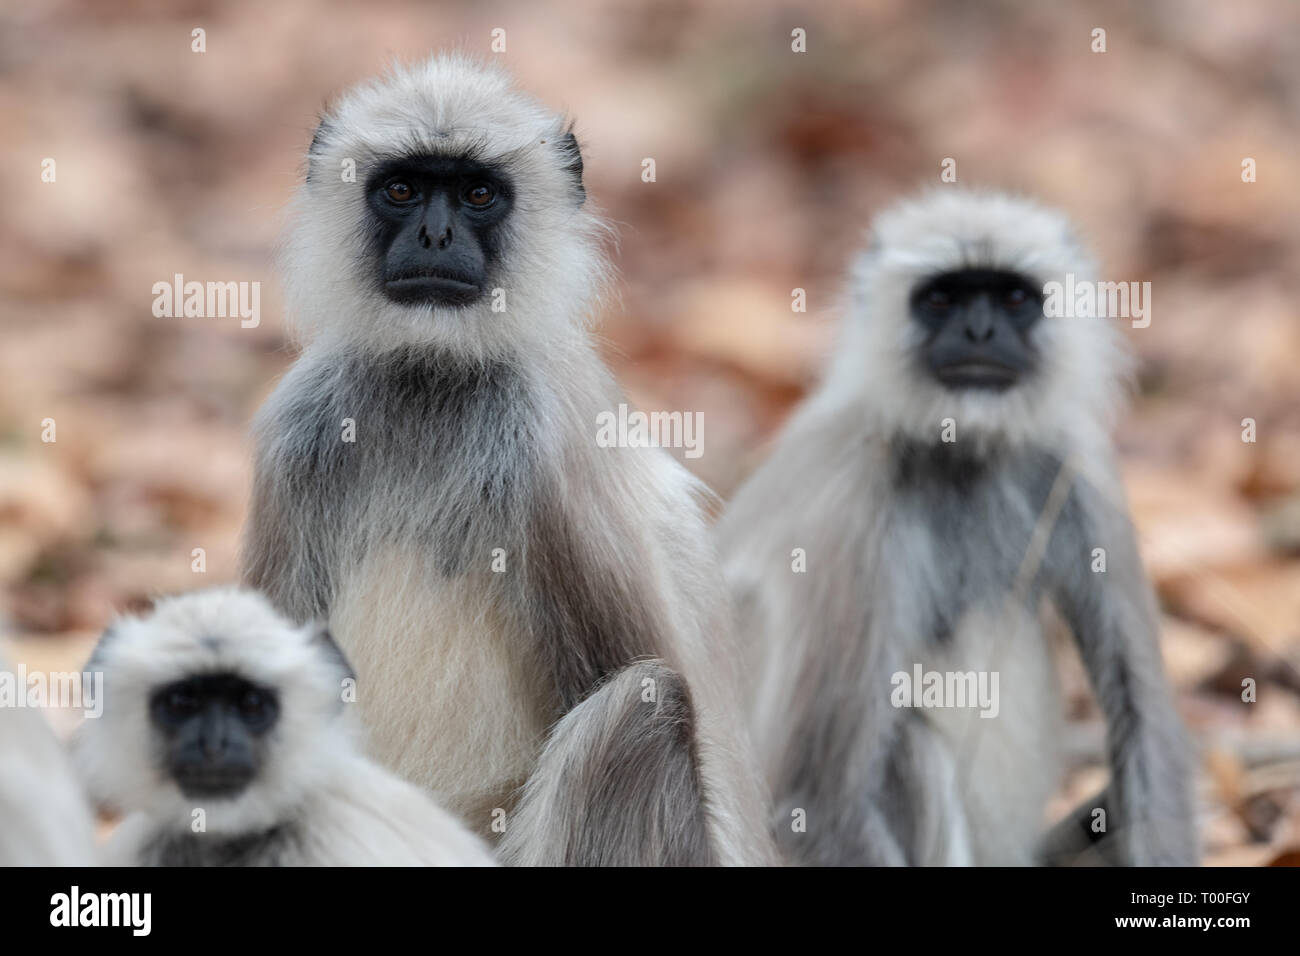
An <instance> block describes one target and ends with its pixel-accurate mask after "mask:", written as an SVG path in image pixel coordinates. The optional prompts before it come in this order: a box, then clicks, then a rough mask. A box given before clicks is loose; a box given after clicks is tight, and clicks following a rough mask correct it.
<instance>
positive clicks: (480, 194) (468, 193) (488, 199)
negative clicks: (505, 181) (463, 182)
mask: <svg viewBox="0 0 1300 956" xmlns="http://www.w3.org/2000/svg"><path fill="white" fill-rule="evenodd" d="M496 198H497V192H496V190H495V189H493V188H492V186H491V184H489V183H472V184H470V186H469V187H468V188H467V189H466V190H465V192H464V199H465V202H467V203H469V204H470V205H471V206H476V207H478V208H479V209H483V208H485V207H487V206H490V205H492V200H494V199H496Z"/></svg>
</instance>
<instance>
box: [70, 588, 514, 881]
mask: <svg viewBox="0 0 1300 956" xmlns="http://www.w3.org/2000/svg"><path fill="white" fill-rule="evenodd" d="M89 669H91V670H102V671H103V674H104V697H105V700H104V712H103V715H102V716H101V717H99V718H98V719H96V720H86V721H85V722H84V723H83V724H82V725H81V727H80V728H79V729H78V731H77V734H76V737H75V741H76V745H75V752H76V756H77V762H78V764H79V766H80V767H81V770H82V773H83V776H84V778H85V779H86V781H87V783H88V785H89V788H90V791H91V794H92V796H93V797H94V798H95V799H96V801H97V802H98V803H99V804H100V805H101V806H103V807H105V808H106V809H112V810H116V811H125V812H127V813H128V814H129V815H128V816H127V818H126V819H125V820H124V821H123V822H122V824H121V825H120V826H119V827H118V829H117V831H116V832H115V833H114V834H113V837H112V838H111V839H110V841H109V843H108V846H107V847H106V848H105V858H106V859H105V862H108V863H110V864H113V865H117V866H492V865H493V864H494V861H493V859H492V857H491V854H490V853H489V852H488V850H487V847H486V846H484V844H483V842H482V841H481V840H480V839H479V838H478V837H477V836H475V835H474V834H473V833H471V832H470V831H469V830H467V829H466V828H465V827H464V826H463V825H462V824H461V823H460V822H459V821H457V820H456V819H455V818H453V817H452V816H451V814H449V813H447V812H446V811H445V810H443V809H441V808H440V807H438V806H437V805H436V804H435V803H434V802H433V801H432V800H431V799H429V796H428V795H427V794H426V793H424V791H422V790H420V789H419V788H418V787H414V786H412V785H411V784H409V783H407V782H406V781H404V780H401V779H399V778H397V777H396V776H394V775H393V774H391V773H389V772H388V771H387V770H385V769H383V768H382V767H380V766H379V765H378V764H376V763H375V762H374V761H372V760H370V759H369V758H367V757H365V756H364V755H363V754H362V753H361V752H360V750H359V749H358V746H357V741H356V739H355V727H354V726H352V725H351V723H350V722H349V721H348V720H346V719H345V714H344V708H345V707H348V706H352V705H351V704H347V703H345V699H344V689H345V686H346V685H347V684H348V683H350V682H351V680H352V673H351V670H350V668H349V667H348V663H347V661H346V660H345V659H344V657H343V655H342V654H341V653H340V652H339V649H338V647H336V646H335V644H334V642H333V641H332V640H331V639H330V637H329V634H328V633H327V632H326V631H324V630H323V629H322V628H320V627H318V626H314V625H307V626H304V627H295V626H293V625H291V624H290V623H289V622H288V621H286V620H285V619H284V618H283V617H281V616H280V615H279V614H278V613H276V612H275V610H274V609H272V608H271V606H270V605H269V604H268V603H267V601H266V599H265V598H263V597H262V596H261V595H259V594H255V593H253V592H251V591H237V590H233V589H221V590H214V591H202V592H199V593H197V594H188V595H185V596H183V597H178V598H170V599H167V600H163V601H160V602H159V603H158V605H157V607H156V608H155V609H154V611H153V613H152V614H151V615H150V616H149V617H146V618H134V617H129V618H124V619H122V620H119V621H117V622H116V623H115V624H113V626H112V627H110V628H109V629H108V630H107V631H106V632H105V633H104V636H103V638H101V639H100V642H99V646H98V647H97V648H96V649H95V653H94V656H93V657H92V658H91V661H90V665H89Z"/></svg>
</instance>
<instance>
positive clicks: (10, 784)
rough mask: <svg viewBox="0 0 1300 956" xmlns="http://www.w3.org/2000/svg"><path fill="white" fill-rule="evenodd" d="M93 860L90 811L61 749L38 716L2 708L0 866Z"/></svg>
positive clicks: (84, 863) (0, 665) (0, 664)
mask: <svg viewBox="0 0 1300 956" xmlns="http://www.w3.org/2000/svg"><path fill="white" fill-rule="evenodd" d="M3 669H6V665H5V663H4V661H3V660H0V670H3ZM94 860H95V831H94V823H93V821H92V820H91V815H90V807H89V806H88V805H87V803H86V797H85V795H84V794H83V792H82V789H81V784H80V783H79V782H78V780H77V778H76V775H75V774H74V773H73V770H72V766H71V765H70V763H69V761H68V755H67V754H66V753H65V752H64V749H63V746H62V745H61V744H60V743H59V741H58V739H57V738H56V737H55V736H54V733H53V732H52V731H51V730H50V727H49V725H48V724H47V723H46V722H45V719H44V718H43V717H41V715H40V714H39V713H37V712H36V711H34V710H31V709H30V708H26V707H0V866H89V865H91V864H92V863H94Z"/></svg>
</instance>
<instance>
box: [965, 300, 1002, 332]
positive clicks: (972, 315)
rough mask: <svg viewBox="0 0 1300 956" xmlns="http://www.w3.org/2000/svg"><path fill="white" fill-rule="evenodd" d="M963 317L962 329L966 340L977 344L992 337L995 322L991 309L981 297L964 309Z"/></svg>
mask: <svg viewBox="0 0 1300 956" xmlns="http://www.w3.org/2000/svg"><path fill="white" fill-rule="evenodd" d="M963 318H964V319H965V322H964V323H963V326H964V327H963V331H964V332H965V333H966V341H968V342H973V343H976V344H979V343H981V342H987V341H988V340H989V339H991V338H993V332H994V329H995V328H996V325H997V323H995V322H994V321H993V310H992V309H991V308H990V307H989V303H988V302H987V301H986V300H984V299H983V297H981V298H980V299H979V300H978V301H976V302H973V303H971V307H970V308H969V309H967V310H966V314H965V316H964V317H963Z"/></svg>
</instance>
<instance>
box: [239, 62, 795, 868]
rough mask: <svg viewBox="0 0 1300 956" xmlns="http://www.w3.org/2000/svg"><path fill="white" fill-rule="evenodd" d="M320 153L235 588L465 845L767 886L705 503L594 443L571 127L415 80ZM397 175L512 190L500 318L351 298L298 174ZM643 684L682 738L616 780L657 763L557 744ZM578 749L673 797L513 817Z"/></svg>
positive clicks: (693, 490)
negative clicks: (727, 876)
mask: <svg viewBox="0 0 1300 956" xmlns="http://www.w3.org/2000/svg"><path fill="white" fill-rule="evenodd" d="M322 131H323V132H322V134H321V135H320V136H318V137H317V140H316V142H315V144H314V145H313V147H312V149H311V153H310V156H309V164H310V166H311V169H312V176H311V177H310V178H309V180H308V182H307V183H306V184H305V185H304V186H303V188H302V190H301V191H300V194H299V197H298V199H297V201H296V203H295V207H296V212H297V215H296V217H295V222H294V224H293V225H292V226H291V227H290V230H289V232H288V235H287V241H286V255H285V266H286V279H287V283H286V285H287V289H288V292H289V300H290V303H289V304H290V310H291V318H292V320H293V322H294V323H295V326H296V327H297V328H299V329H300V330H301V331H302V333H303V338H304V340H305V348H304V351H303V353H302V355H301V357H300V358H299V359H298V361H297V363H296V364H295V366H294V367H293V368H292V369H291V370H290V372H289V373H288V375H287V376H286V377H285V379H284V381H282V382H281V383H280V385H279V387H278V388H277V389H276V390H275V392H274V394H273V395H272V396H271V398H270V399H269V400H268V402H267V403H266V405H265V406H264V407H263V409H262V410H261V412H260V413H259V415H258V420H257V424H256V435H257V452H256V476H255V482H254V494H253V502H252V507H251V511H250V517H249V521H248V525H247V529H246V539H245V554H244V579H245V581H247V582H248V583H250V584H253V585H255V586H257V587H260V588H263V589H264V590H265V591H266V592H267V593H268V594H269V595H270V596H271V597H272V599H273V600H274V601H275V603H276V604H277V606H278V607H280V608H281V609H282V610H284V611H285V612H287V613H288V614H290V615H291V616H293V617H295V618H297V619H299V620H306V619H308V618H312V617H320V618H322V619H325V620H327V621H328V623H329V627H330V631H331V633H333V634H334V636H335V637H336V638H337V639H338V640H339V643H340V645H341V647H342V648H343V650H344V651H345V652H346V653H347V655H348V658H349V659H350V660H351V661H352V662H353V664H354V665H356V669H357V674H358V682H359V686H360V687H361V688H362V692H361V694H360V695H359V702H360V704H361V710H362V715H363V717H364V718H365V719H366V721H367V723H368V730H369V732H370V735H371V739H372V741H373V742H374V744H375V746H376V753H377V755H378V756H379V757H380V759H382V760H384V761H385V762H386V763H387V764H388V765H389V766H390V767H392V768H393V769H395V770H397V772H399V773H400V774H402V775H403V776H405V777H406V778H407V779H409V780H411V781H412V782H415V783H417V784H419V785H422V786H425V787H427V788H429V789H430V790H432V791H433V792H434V793H435V794H437V795H438V796H439V798H440V799H441V800H442V802H444V803H445V804H446V805H447V806H449V807H450V808H451V809H453V810H454V811H456V812H459V813H460V814H461V815H462V816H463V817H464V818H465V819H466V820H467V821H469V822H470V823H471V825H473V826H475V827H476V828H478V829H479V830H480V832H482V833H484V834H485V835H492V834H494V832H495V831H494V829H493V826H492V824H493V823H494V822H495V820H496V818H497V817H498V816H499V811H508V812H509V815H510V820H511V821H512V823H511V825H510V827H509V830H508V832H510V833H511V834H512V839H516V840H518V839H524V838H525V837H527V838H529V839H534V840H537V841H539V843H538V845H539V846H541V845H546V846H549V845H551V842H552V838H553V836H554V834H553V833H552V832H551V831H552V829H554V830H556V831H566V832H567V830H568V829H569V828H572V827H574V826H577V825H578V824H579V823H580V822H581V821H584V820H585V821H586V822H585V824H584V826H585V828H586V829H585V830H584V833H583V836H582V839H581V840H578V841H576V842H574V843H572V847H574V849H571V850H569V851H566V853H565V854H564V859H565V860H566V861H567V862H608V861H616V860H632V859H640V860H647V861H648V860H652V859H662V860H665V861H668V860H671V861H679V860H684V859H687V858H690V859H692V860H699V859H703V858H704V856H703V854H704V851H703V850H702V849H701V848H700V847H698V846H692V847H691V848H690V850H689V852H688V851H686V850H683V849H682V847H683V846H684V845H686V844H685V843H683V842H682V841H681V840H679V839H678V837H677V836H675V835H674V834H676V833H677V830H675V829H673V828H672V827H669V828H668V829H663V826H664V824H663V821H662V820H661V819H660V817H658V816H657V815H656V814H657V813H659V812H661V811H662V812H671V813H672V814H674V815H679V816H681V820H680V821H679V823H677V824H674V826H680V827H683V828H686V829H687V830H689V829H690V828H691V827H692V826H694V825H695V824H697V823H698V822H699V821H700V820H704V821H707V833H708V841H707V842H708V844H709V850H708V853H709V856H708V858H709V859H713V860H717V861H719V862H724V863H738V862H747V861H761V860H766V859H769V858H770V856H769V851H768V847H769V844H770V840H769V837H768V834H767V832H766V827H765V825H764V822H763V817H764V809H763V801H762V795H761V785H760V784H759V782H758V780H757V775H756V774H755V773H754V771H753V769H752V767H751V766H750V760H751V758H750V755H749V750H748V747H747V744H746V741H745V736H744V732H743V730H742V729H741V728H740V727H739V725H738V722H737V720H736V711H737V707H736V703H735V701H736V697H737V693H738V692H737V690H736V688H735V686H734V675H732V674H731V673H730V672H729V669H728V668H729V666H730V665H731V664H732V662H733V660H734V655H733V654H731V653H730V652H729V651H728V650H727V649H726V645H727V642H728V641H729V639H730V629H729V624H728V621H727V618H726V613H727V603H726V598H725V589H724V588H723V583H722V577H721V573H720V571H719V569H718V568H717V566H716V563H715V559H714V557H713V554H712V551H711V547H710V543H709V539H708V532H707V528H706V526H705V524H704V520H703V515H702V512H701V508H700V503H699V500H698V498H699V495H700V492H701V489H700V487H699V486H698V484H697V483H696V482H695V481H694V479H692V478H691V477H690V476H689V475H688V474H687V473H686V472H685V471H684V470H683V469H681V468H679V467H678V466H677V465H676V464H675V463H673V462H672V460H671V459H670V458H669V457H668V456H667V455H666V454H664V453H663V452H661V451H660V450H658V449H625V448H599V447H597V446H596V443H595V432H596V422H597V415H598V414H599V413H600V412H601V411H605V410H610V409H614V408H616V407H617V406H618V403H619V402H620V401H622V400H623V399H622V396H621V395H620V393H619V390H618V389H617V387H616V386H615V384H614V383H613V381H612V380H611V378H610V376H609V373H608V371H607V370H606V369H605V368H604V366H603V364H602V363H601V362H600V360H599V357H598V356H597V354H596V350H595V347H594V343H593V342H592V340H591V338H590V336H589V334H588V333H587V330H586V326H587V324H588V322H589V321H590V313H591V309H592V305H593V302H594V300H595V297H596V295H597V294H598V292H599V291H600V289H601V288H602V287H603V285H604V283H605V275H606V272H607V266H606V264H605V261H604V259H603V257H602V255H601V253H600V249H599V239H600V236H601V234H602V231H603V226H602V225H601V223H600V221H599V220H598V218H596V216H595V214H594V212H593V211H592V209H591V205H590V203H588V202H585V201H579V202H575V189H574V187H575V181H576V183H577V196H576V198H577V199H578V200H581V199H582V198H583V194H582V188H581V174H582V160H581V155H580V153H579V151H578V147H577V141H576V139H575V138H574V137H573V136H572V135H571V133H570V131H569V127H568V124H567V123H566V122H565V121H563V120H562V118H560V117H557V116H555V115H554V114H551V113H549V112H548V111H546V110H544V109H543V108H542V107H540V106H539V105H538V104H536V103H534V102H533V101H531V100H530V99H528V98H527V97H525V96H523V95H521V94H519V93H518V92H516V91H515V90H513V89H512V88H511V87H510V84H509V82H508V80H507V79H506V78H505V77H504V76H503V75H501V74H500V73H498V72H497V71H495V70H490V69H484V68H482V67H480V66H478V65H476V64H473V63H470V62H468V61H466V60H464V59H461V58H456V57H435V58H434V59H432V60H430V61H428V62H427V63H424V64H420V65H418V66H415V67H411V68H399V69H397V70H395V71H394V73H393V74H392V75H391V76H389V77H387V78H385V79H384V80H383V81H380V82H376V83H373V84H368V85H364V86H362V87H360V88H358V89H357V90H354V91H352V92H350V93H349V94H347V95H346V96H345V97H344V98H343V99H342V100H341V102H340V103H339V105H338V106H336V107H335V108H334V109H333V110H331V111H330V113H329V115H328V116H327V117H326V122H325V123H323V124H322ZM411 152H416V153H419V152H425V153H436V154H438V155H443V156H446V155H456V156H459V155H473V156H475V157H477V158H478V159H480V160H483V161H485V162H490V163H493V164H496V165H501V166H502V167H504V168H506V169H508V171H509V174H510V177H511V179H512V182H513V183H514V188H515V190H516V197H515V198H516V201H515V202H514V204H513V206H512V208H511V213H510V216H511V218H510V220H509V221H507V222H506V223H505V224H504V225H503V227H502V228H503V231H504V235H505V240H504V242H503V245H502V248H501V249H500V261H499V262H498V263H497V265H496V268H497V269H498V270H499V273H500V274H499V280H500V283H501V285H502V287H503V290H504V292H505V294H506V302H507V306H506V309H505V310H504V311H495V310H491V309H490V308H489V307H488V304H487V302H486V301H484V302H478V303H472V304H469V305H466V306H464V307H461V308H448V307H443V306H431V305H401V304H395V303H393V302H389V301H386V300H383V299H382V298H381V297H378V296H377V295H376V294H375V291H374V289H373V288H372V286H373V283H372V282H368V281H363V280H362V279H361V278H360V276H361V275H362V274H363V273H364V268H362V269H361V270H360V271H358V267H357V265H356V263H357V262H358V261H359V260H361V259H364V258H365V256H366V255H368V253H367V245H366V241H365V239H364V233H365V224H366V220H365V218H364V217H365V215H366V212H365V206H364V203H362V202H361V201H360V199H359V195H358V192H357V189H356V187H355V186H352V187H350V186H348V185H346V184H340V183H338V182H337V177H335V176H332V175H322V176H319V177H318V176H317V175H316V173H317V172H332V167H333V166H334V164H336V163H337V162H338V161H339V160H340V159H341V158H350V157H360V158H359V159H358V176H357V179H358V181H362V180H364V179H365V174H366V172H367V170H368V169H370V168H372V167H374V166H375V165H376V164H380V163H382V162H384V160H385V159H387V158H389V157H391V156H393V155H400V154H406V153H411ZM345 419H351V420H353V421H354V422H355V426H356V441H355V442H345V441H342V440H341V432H342V429H343V422H344V420H345ZM496 556H500V557H501V559H502V560H503V561H504V562H505V566H504V567H497V566H495V564H494V561H495V559H496ZM643 658H655V659H662V660H663V661H665V662H666V665H667V666H669V667H671V668H672V669H673V670H674V672H675V673H676V674H679V675H680V678H678V679H679V680H680V681H681V682H682V683H681V692H680V694H677V695H675V697H674V699H677V698H680V701H681V706H680V708H679V710H680V711H681V713H682V714H688V715H689V719H686V718H685V717H682V718H681V719H675V720H673V721H670V722H666V723H663V724H656V725H655V732H654V733H650V734H649V735H648V739H651V740H652V741H653V748H652V750H651V752H650V753H649V754H643V753H642V752H641V751H640V750H639V749H632V750H628V751H627V752H623V751H622V750H620V748H628V747H634V746H635V745H638V744H639V743H640V742H643V741H644V740H645V739H647V735H646V734H643V733H640V732H637V731H636V728H635V727H634V726H630V725H628V724H627V719H628V717H627V715H626V714H625V713H624V712H623V711H622V710H621V709H619V708H613V709H612V710H609V711H608V714H607V719H608V720H610V721H612V722H613V723H612V724H611V725H610V726H605V725H604V723H603V722H602V720H600V719H598V720H595V721H593V720H589V719H585V718H584V719H578V718H577V717H573V715H574V714H575V713H577V710H575V708H577V709H578V710H581V711H582V713H583V714H587V715H591V714H596V715H598V716H599V715H601V714H604V713H606V711H605V710H604V709H603V708H601V707H598V706H596V705H595V704H594V703H592V701H593V698H592V694H593V692H594V691H595V690H596V688H597V687H603V688H606V689H608V688H609V687H611V686H613V685H612V684H609V683H606V682H607V681H610V680H611V679H612V678H613V676H614V675H615V674H618V673H620V672H622V671H623V669H624V668H626V667H628V666H629V665H632V664H633V663H634V662H636V661H637V660H639V659H643ZM688 687H689V693H688V692H687V688H688ZM687 700H689V701H690V702H691V703H689V704H688V703H686V701H687ZM583 708H585V709H583ZM566 715H568V716H566ZM570 717H573V719H570ZM562 718H563V719H562ZM557 721H558V722H559V723H558V724H557ZM553 727H554V734H562V735H563V737H564V743H563V744H562V745H561V744H560V743H559V741H558V740H557V739H556V738H555V737H554V736H553V735H552V736H551V738H550V739H549V740H548V734H550V733H551V728H553ZM565 728H568V729H565ZM667 728H671V730H672V732H667ZM587 746H589V747H591V748H592V753H591V754H590V759H591V760H593V761H604V762H605V763H606V764H607V765H608V766H609V767H611V768H618V767H620V765H625V768H624V770H623V771H619V772H626V770H628V769H632V768H637V767H644V766H651V767H653V768H654V769H655V771H656V772H662V773H663V774H665V776H664V778H663V779H662V780H660V779H655V777H654V776H651V775H645V776H642V777H641V778H640V779H639V780H638V783H639V785H641V786H643V787H646V788H648V789H649V790H650V791H651V793H650V794H649V795H647V797H646V801H645V802H644V804H642V805H640V806H634V805H632V804H627V805H625V807H624V808H625V809H628V810H632V811H635V812H630V813H628V814H623V815H618V814H615V815H601V814H599V813H595V812H594V811H593V813H591V814H588V813H587V812H586V811H585V810H579V809H578V808H579V807H580V806H593V805H594V804H593V801H594V799H595V797H594V796H593V795H592V794H584V793H575V794H572V797H571V799H569V800H566V801H565V802H564V803H563V805H560V806H557V807H553V810H554V814H553V815H552V814H550V813H548V814H546V815H538V814H536V813H530V809H529V806H528V802H529V800H530V799H531V797H529V796H528V795H529V794H530V793H533V792H535V791H539V790H540V789H544V788H545V785H544V784H538V785H537V786H535V787H530V788H524V785H525V784H526V783H527V782H528V780H529V778H530V776H531V775H532V774H533V773H534V770H535V769H536V768H537V767H538V761H539V759H541V758H542V754H543V750H544V749H546V751H547V752H552V751H553V749H554V748H556V747H562V748H563V749H564V750H565V751H566V752H569V753H572V752H573V751H574V749H575V748H576V749H577V750H578V751H579V752H581V751H582V748H583V747H587ZM611 748H612V749H611ZM647 761H648V763H647ZM684 768H691V772H692V773H693V774H697V775H698V777H699V780H696V781H695V783H696V784H699V781H703V784H702V785H697V786H694V789H692V788H691V787H689V786H687V785H686V783H684V782H683V781H684V780H685V779H686V778H685V777H683V773H684V772H685V771H684ZM538 772H539V773H544V770H538ZM610 772H611V773H615V770H613V769H611V771H610ZM690 779H691V780H695V777H693V776H691V777H690ZM521 788H524V789H523V790H522V792H523V793H524V798H523V803H522V804H519V802H518V798H517V795H518V793H519V792H520V791H521ZM659 791H661V792H659ZM616 796H617V795H616ZM665 808H666V809H665ZM521 820H527V821H530V822H529V823H527V824H521V823H520V821H521ZM692 832H694V831H692ZM687 843H689V841H687ZM529 855H530V854H529V853H527V852H523V851H522V850H521V852H520V853H519V854H518V855H517V858H519V859H523V858H525V857H528V856H529ZM534 856H535V854H534Z"/></svg>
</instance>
